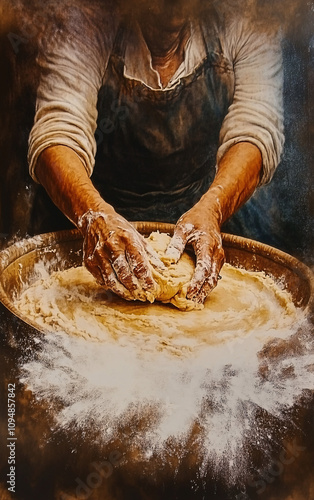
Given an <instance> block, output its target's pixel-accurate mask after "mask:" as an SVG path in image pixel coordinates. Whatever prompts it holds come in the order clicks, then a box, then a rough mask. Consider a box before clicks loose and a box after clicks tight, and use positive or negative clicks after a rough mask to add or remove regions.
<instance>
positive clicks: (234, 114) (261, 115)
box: [217, 21, 284, 185]
mask: <svg viewBox="0 0 314 500" xmlns="http://www.w3.org/2000/svg"><path fill="white" fill-rule="evenodd" d="M223 45H224V50H225V52H226V56H227V58H229V59H230V60H231V61H232V64H233V68H234V78H235V88H234V97H233V101H232V104H231V105H230V107H229V109H228V113H227V115H226V117H225V119H224V121H223V124H222V127H221V131H220V142H219V148H218V153H217V163H218V164H219V161H220V159H221V158H222V157H223V155H224V154H225V153H226V151H227V150H228V149H229V148H230V147H231V146H233V145H234V144H236V143H239V142H250V143H252V144H255V145H256V146H257V147H258V148H259V150H260V152H261V154H262V160H263V164H262V172H261V177H260V185H262V184H266V183H267V182H269V181H270V180H271V178H272V176H273V174H274V171H275V169H276V167H277V165H278V163H279V161H280V155H281V152H282V148H283V144H284V133H283V102H282V101H283V99H282V87H283V69H282V53H281V36H280V34H277V33H271V32H270V31H268V32H267V31H266V30H264V31H263V30H262V29H261V27H259V29H256V30H255V31H254V30H252V24H249V23H248V22H244V21H242V22H235V21H234V22H233V23H232V24H231V25H229V26H228V32H227V33H226V34H225V35H224V37H223Z"/></svg>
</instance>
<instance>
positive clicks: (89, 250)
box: [35, 146, 162, 301]
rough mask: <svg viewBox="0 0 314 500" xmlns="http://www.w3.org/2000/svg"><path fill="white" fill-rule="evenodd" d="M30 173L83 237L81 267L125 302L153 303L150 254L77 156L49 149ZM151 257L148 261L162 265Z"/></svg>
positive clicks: (62, 149) (63, 149) (60, 148)
mask: <svg viewBox="0 0 314 500" xmlns="http://www.w3.org/2000/svg"><path fill="white" fill-rule="evenodd" d="M35 174H36V177H37V179H38V180H39V182H40V183H41V184H42V185H43V186H44V188H45V189H46V191H47V192H48V194H49V196H50V197H51V199H52V200H53V202H54V203H55V204H56V205H57V207H58V208H60V210H61V211H62V212H63V213H64V214H65V215H66V216H67V217H68V218H69V219H70V220H71V221H72V222H73V223H74V224H75V225H76V226H77V227H78V228H79V229H80V231H81V233H82V235H83V237H84V246H83V251H84V263H85V265H86V267H87V269H88V270H89V271H90V272H91V273H92V274H93V275H94V276H95V278H96V279H97V281H98V282H99V283H100V284H102V285H103V286H105V287H106V288H108V289H110V290H113V291H114V292H115V293H117V294H118V295H120V296H122V297H124V298H126V299H129V300H134V299H138V300H143V301H145V300H150V301H153V300H154V296H153V292H154V289H155V286H156V284H155V282H154V280H153V277H152V274H151V271H150V269H149V264H148V254H149V252H150V250H149V248H148V246H147V245H146V244H145V241H144V239H143V238H142V237H141V236H140V234H139V233H137V231H135V229H134V228H133V226H132V225H131V224H130V223H129V222H127V221H126V220H125V219H124V218H123V217H121V216H120V215H118V214H117V213H116V212H115V210H114V209H113V207H112V206H111V205H109V204H108V203H106V202H105V201H104V200H103V199H102V198H101V196H100V194H99V193H98V191H97V190H96V189H95V187H94V186H93V184H92V182H91V180H90V178H89V177H88V175H87V172H86V170H85V167H84V165H83V163H82V162H81V160H80V158H79V157H78V156H77V154H76V153H75V152H74V151H73V150H72V149H70V148H68V147H67V146H52V147H50V148H46V149H45V150H44V151H42V153H41V154H40V156H39V158H38V161H37V163H36V167H35ZM154 258H155V256H154V255H151V259H152V262H155V264H156V265H157V266H158V265H162V264H161V263H159V262H158V261H157V260H156V259H155V261H154Z"/></svg>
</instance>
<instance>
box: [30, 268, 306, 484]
mask: <svg viewBox="0 0 314 500" xmlns="http://www.w3.org/2000/svg"><path fill="white" fill-rule="evenodd" d="M84 271H85V270H82V269H77V270H76V271H75V273H74V274H71V273H72V271H69V273H68V274H67V272H66V273H64V274H62V273H61V274H60V275H58V277H57V279H54V282H55V285H56V287H55V288H54V289H53V292H52V296H53V300H52V303H53V305H52V306H51V290H50V295H49V294H48V295H47V298H45V293H46V291H49V284H50V285H51V282H49V280H47V279H46V278H45V279H44V280H42V288H41V293H40V294H38V296H37V295H36V293H35V291H34V289H31V288H29V290H26V291H25V292H24V293H26V294H27V293H29V294H30V295H29V298H31V297H32V294H33V299H34V303H35V306H34V308H33V309H32V308H30V312H32V314H34V318H36V320H37V321H39V318H38V314H39V312H40V314H42V313H43V312H44V311H46V312H47V319H46V320H43V323H42V326H43V327H45V329H46V331H47V329H49V328H50V330H51V333H47V334H46V335H45V336H44V340H42V341H41V350H40V351H39V352H38V353H37V355H36V359H33V360H30V361H25V362H23V363H22V367H21V370H22V378H21V382H23V383H24V384H26V385H27V386H28V387H29V388H30V389H31V390H32V391H33V393H34V395H35V396H36V398H37V399H39V400H43V401H45V404H46V405H47V404H50V405H51V408H52V411H53V413H54V415H55V423H56V426H57V427H59V428H63V429H68V428H69V429H71V428H73V426H76V427H78V428H79V429H87V430H88V429H90V427H91V426H92V427H94V428H95V429H97V430H98V431H99V432H100V436H101V439H102V441H103V442H104V443H111V442H114V440H115V439H119V436H120V433H121V429H133V431H132V432H131V433H128V438H126V437H125V438H124V441H123V442H124V445H125V448H126V449H128V450H132V453H133V454H132V462H136V461H137V460H138V461H140V462H141V463H142V464H143V462H144V463H145V460H147V461H149V460H151V457H161V458H162V457H163V456H164V457H168V458H165V460H169V456H170V457H171V456H172V457H174V459H175V460H178V461H179V462H180V456H181V455H182V456H183V455H184V452H185V450H186V447H187V446H188V444H187V443H188V442H189V439H191V435H193V436H194V437H193V446H194V452H193V453H194V455H193V456H194V460H195V468H196V470H197V471H198V474H199V475H201V476H202V475H203V476H204V477H205V476H206V474H208V471H211V474H215V475H217V476H223V477H224V478H225V479H226V481H227V482H230V483H231V484H234V482H235V481H237V480H238V479H239V478H241V477H242V476H243V475H245V473H247V471H248V470H249V469H250V450H249V447H248V441H249V442H250V444H251V446H253V447H254V448H255V449H257V450H259V451H260V452H261V453H266V452H265V450H267V449H268V447H269V448H271V443H272V440H273V435H272V431H270V430H269V429H268V430H267V429H264V428H263V426H262V425H261V424H259V423H258V419H257V414H258V412H259V411H261V410H262V411H265V412H267V413H268V414H270V415H273V416H274V417H279V418H280V419H281V427H280V429H276V431H277V432H279V433H280V432H284V429H285V419H286V418H287V417H286V416H285V414H286V410H287V409H289V408H291V407H292V406H293V405H294V404H295V402H296V401H297V400H298V399H299V398H300V396H301V394H302V391H303V390H305V389H309V390H313V389H314V372H313V369H311V365H312V366H313V364H314V345H313V339H312V334H311V325H310V324H308V322H307V319H306V318H305V317H304V315H303V313H302V311H297V310H296V308H295V307H294V306H293V303H292V301H291V299H290V297H289V295H288V294H287V293H286V292H284V291H283V290H281V289H280V288H278V287H277V286H276V285H274V283H272V280H271V279H270V278H268V277H265V276H264V275H263V273H247V272H246V271H244V270H240V269H234V268H232V267H231V266H224V268H223V270H222V275H223V279H222V280H221V281H220V282H219V284H218V287H217V288H216V289H215V290H214V292H213V293H212V294H211V295H210V297H209V298H208V299H207V301H206V303H205V308H204V309H203V310H202V311H191V312H181V311H178V310H176V309H174V308H173V307H172V306H169V305H168V306H167V305H158V304H151V305H145V304H141V303H138V304H137V303H127V304H126V303H125V301H122V300H120V299H119V300H118V301H116V299H115V298H113V297H112V296H111V295H110V294H109V295H108V292H102V291H101V290H100V288H99V287H98V285H95V284H92V290H91V289H90V286H91V282H90V281H88V280H90V279H91V278H89V277H88V278H86V280H87V281H84V280H85V278H84V280H83V281H82V276H83V277H84V276H85V277H86V276H87V275H85V274H84ZM54 278H55V277H54ZM68 278H69V279H68ZM67 283H70V284H71V286H70V288H67V285H66V284H67ZM93 287H94V288H93ZM230 287H231V288H230ZM62 289H63V290H64V293H63V295H62V294H61V295H60V293H61V292H60V290H62ZM75 293H78V296H79V297H80V299H79V305H80V308H81V311H82V310H84V308H85V307H90V305H91V304H94V306H95V302H96V301H97V300H98V301H100V304H98V305H96V306H95V307H96V314H95V317H94V318H89V319H88V318H86V317H84V314H81V311H78V309H77V307H78V306H77V303H76V302H73V303H72V302H71V301H72V298H71V297H72V296H73V294H75ZM48 297H50V298H48ZM49 301H50V303H49ZM65 303H66V304H67V305H68V306H70V309H69V310H68V311H67V310H63V311H62V312H61V314H59V313H60V307H61V306H62V307H64V304H65ZM71 304H72V305H73V304H74V307H71ZM62 307H61V309H62ZM58 309H59V312H58ZM69 311H70V312H69ZM126 311H128V312H127V313H126ZM239 313H240V315H241V318H239ZM56 314H57V315H58V314H59V319H58V321H57V322H55V320H54V319H52V318H53V317H54V315H56ZM49 318H50V319H49ZM69 318H72V326H71V327H69V325H70V321H69ZM115 322H116V323H115ZM114 323H115V324H116V327H115V329H112V328H113V324H114ZM73 325H74V326H73ZM117 325H118V326H117ZM69 328H70V329H69ZM71 328H72V330H71ZM74 329H76V331H74ZM297 331H299V332H302V333H300V334H298V335H300V336H301V339H300V345H301V346H302V350H301V352H298V353H297V354H296V353H294V351H293V349H290V348H289V345H290V344H291V345H293V342H294V337H295V335H296V332H297ZM274 339H275V340H274ZM87 340H88V341H87ZM90 340H92V341H90ZM269 341H273V342H276V343H277V344H276V345H279V344H280V342H281V343H282V345H283V347H282V350H281V351H280V355H279V354H278V355H277V357H276V358H275V362H273V363H272V362H271V359H270V358H269V357H268V356H267V350H265V345H267V344H268V342H269ZM263 349H264V351H265V352H264V351H263ZM271 352H272V351H271ZM265 367H266V368H267V370H268V371H267V376H262V375H261V373H262V368H263V369H265ZM55 402H58V405H56V404H55ZM56 408H58V409H57V410H56ZM135 417H136V418H139V417H140V418H142V425H141V426H140V427H139V428H138V429H137V428H136V427H132V426H134V418H135ZM287 424H288V422H287ZM192 429H193V432H192ZM277 438H278V436H277ZM169 443H172V444H171V445H170V444H169ZM180 454H181V455H180Z"/></svg>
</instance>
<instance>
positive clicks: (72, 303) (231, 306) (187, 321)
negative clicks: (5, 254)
mask: <svg viewBox="0 0 314 500" xmlns="http://www.w3.org/2000/svg"><path fill="white" fill-rule="evenodd" d="M153 238H154V237H153ZM153 245H154V243H153ZM185 260H186V258H185V257H184V260H183V262H184V261H185ZM188 260H189V259H188ZM192 260H193V259H192ZM181 265H182V264H181ZM190 266H192V269H193V267H194V265H193V264H192V263H191V262H190V260H189V265H188V267H189V268H190V271H188V272H190V273H191V272H192V269H191V267H190ZM34 271H35V273H36V274H37V280H35V281H34V283H33V284H31V285H26V286H25V290H24V291H23V292H22V294H21V296H20V297H19V298H18V299H17V300H16V301H15V306H16V308H17V309H18V310H19V312H20V315H21V317H22V318H25V319H26V321H27V320H28V321H31V323H32V324H33V325H36V326H37V328H38V329H40V330H42V331H44V332H58V331H63V332H66V333H68V334H69V335H74V336H78V337H83V338H85V339H87V340H93V341H97V342H106V343H108V344H110V343H114V344H116V343H118V344H119V345H120V346H127V347H128V348H129V349H131V350H132V349H136V350H137V352H141V351H142V350H143V351H146V352H147V351H149V352H151V353H152V356H153V355H154V354H155V353H156V351H166V352H167V353H169V354H170V355H175V356H178V357H182V356H188V355H189V356H191V355H193V353H195V351H196V350H199V349H202V347H203V346H206V345H213V344H219V343H228V342H229V341H235V340H237V341H239V342H243V341H244V339H245V337H246V336H248V335H254V336H255V337H256V338H261V339H263V342H265V341H267V339H268V338H273V336H274V334H275V335H278V332H279V331H281V332H284V329H285V328H287V329H289V328H290V326H291V325H292V324H294V323H295V321H296V320H297V318H298V310H297V309H296V307H295V306H294V304H293V302H292V300H291V297H290V295H289V293H288V292H286V291H285V290H283V289H282V288H280V286H279V285H277V284H276V283H275V282H274V281H273V280H272V279H271V278H270V277H269V276H266V275H265V274H264V273H263V272H250V271H246V270H245V269H238V268H235V267H233V266H230V265H229V264H224V266H223V268H222V270H221V275H222V278H223V279H222V280H221V281H219V283H218V286H217V287H216V288H215V289H214V290H213V291H212V292H211V293H210V295H209V297H208V298H207V299H206V301H205V304H204V309H203V310H201V311H198V310H191V311H189V312H182V311H180V310H179V309H177V308H175V307H173V306H172V305H170V304H161V303H160V302H154V303H153V304H150V303H149V302H140V301H131V302H130V301H127V300H124V299H121V298H120V297H118V296H117V295H115V294H114V293H111V292H110V291H108V290H104V288H103V287H102V286H101V285H98V283H97V282H96V280H95V279H94V278H93V276H92V275H91V274H90V273H89V272H88V271H87V269H86V268H85V267H82V266H81V267H77V268H73V267H72V268H70V269H67V270H65V271H56V272H54V273H52V274H51V275H49V274H48V272H47V270H46V269H45V266H44V264H43V263H42V262H39V263H38V265H37V267H36V269H35V270H34ZM172 271H173V269H172ZM172 271H171V273H172ZM167 272H168V271H167ZM177 272H178V276H177V278H173V277H172V278H171V280H170V281H171V282H172V280H177V286H178V289H179V290H178V291H177V293H175V294H174V295H173V296H172V298H169V297H170V296H171V295H172V294H173V293H174V289H173V288H171V293H170V295H167V296H166V295H164V294H165V291H164V290H165V286H164V284H163V283H164V281H163V280H162V281H161V284H159V286H160V297H161V298H162V299H165V298H166V300H167V301H169V300H170V301H171V300H181V299H180V297H181V294H182V295H183V296H184V287H185V286H186V284H184V283H186V281H185V280H186V277H185V278H184V279H183V278H182V277H180V272H181V271H177ZM184 272H185V271H184ZM189 278H190V275H189V277H188V280H189ZM158 279H159V278H158ZM170 281H168V282H167V286H168V285H169V283H170ZM178 283H179V285H178ZM171 287H172V285H171ZM180 290H181V291H180ZM167 293H168V292H167Z"/></svg>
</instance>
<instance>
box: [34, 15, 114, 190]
mask: <svg viewBox="0 0 314 500" xmlns="http://www.w3.org/2000/svg"><path fill="white" fill-rule="evenodd" d="M112 29H113V26H112ZM111 38H113V37H111ZM104 41H106V40H104ZM104 47H105V44H102V43H100V42H99V36H96V34H95V33H93V32H92V31H90V26H89V29H88V30H85V31H84V25H83V26H82V27H81V30H80V34H79V35H78V30H76V31H75V32H73V33H71V32H70V33H68V34H67V36H64V34H63V35H62V36H58V37H55V38H54V41H53V42H51V43H50V44H49V48H48V49H46V50H45V52H44V53H42V54H41V56H40V57H39V59H38V61H39V64H40V69H41V79H40V84H39V88H38V92H37V103H36V114H35V120H34V125H33V128H32V130H31V133H30V136H29V151H28V162H29V171H30V175H31V176H32V177H33V179H34V180H35V181H37V179H36V175H35V167H36V162H37V159H38V156H39V155H40V153H41V152H42V151H43V150H44V149H46V148H47V147H49V146H53V145H64V146H68V147H69V148H71V149H73V151H75V152H76V154H77V155H78V156H79V158H80V159H81V161H82V163H83V165H84V166H85V168H86V171H87V172H88V174H89V175H91V173H92V171H93V167H94V161H95V160H94V157H95V153H96V142H95V138H94V133H95V130H96V120H97V98H98V91H99V88H100V87H101V84H102V78H103V74H104V70H105V67H106V64H107V61H108V57H109V50H110V49H109V47H110V37H107V48H106V47H105V48H104Z"/></svg>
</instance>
